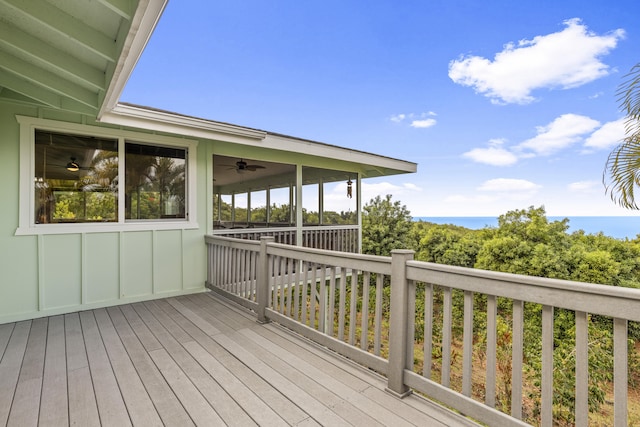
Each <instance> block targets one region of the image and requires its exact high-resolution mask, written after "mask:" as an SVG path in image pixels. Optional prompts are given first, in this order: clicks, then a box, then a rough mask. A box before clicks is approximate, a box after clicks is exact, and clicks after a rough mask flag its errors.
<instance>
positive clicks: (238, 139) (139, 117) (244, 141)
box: [102, 103, 417, 178]
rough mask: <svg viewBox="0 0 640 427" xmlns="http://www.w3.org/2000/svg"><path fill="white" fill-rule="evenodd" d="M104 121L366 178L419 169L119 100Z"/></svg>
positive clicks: (375, 155)
mask: <svg viewBox="0 0 640 427" xmlns="http://www.w3.org/2000/svg"><path fill="white" fill-rule="evenodd" d="M102 121H103V122H106V123H110V124H116V125H120V126H131V127H136V128H141V129H146V130H149V131H154V132H164V133H170V134H176V135H182V136H189V137H194V138H202V139H208V140H213V141H225V142H232V143H235V144H241V145H246V146H253V147H260V148H266V149H271V150H278V151H285V152H289V153H296V154H301V155H308V156H314V157H322V158H326V159H335V160H336V161H343V162H344V161H346V162H348V163H352V164H357V165H358V169H359V170H360V171H361V172H362V176H363V177H366V178H372V177H378V176H386V175H396V174H403V173H414V172H416V171H417V164H416V163H413V162H409V161H406V160H399V159H394V158H391V157H386V156H380V155H377V154H372V153H367V152H365V151H359V150H353V149H350V148H344V147H339V146H336V145H331V144H325V143H322V142H317V141H311V140H307V139H301V138H296V137H292V136H287V135H282V134H277V133H271V132H267V131H264V130H259V129H253V128H248V127H243V126H237V125H232V124H229V123H223V122H216V121H213V120H206V119H202V118H198V117H192V116H185V115H182V114H177V113H172V112H169V111H164V110H158V109H154V108H149V107H143V106H139V105H133V104H124V103H120V104H117V105H116V106H115V107H114V108H113V109H112V110H111V111H109V112H107V113H105V114H104V115H103V116H102Z"/></svg>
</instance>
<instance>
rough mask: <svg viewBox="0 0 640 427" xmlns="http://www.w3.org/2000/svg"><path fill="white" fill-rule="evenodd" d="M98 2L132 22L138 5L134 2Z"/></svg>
mask: <svg viewBox="0 0 640 427" xmlns="http://www.w3.org/2000/svg"><path fill="white" fill-rule="evenodd" d="M98 2H99V3H101V4H102V5H104V6H105V7H107V8H109V9H111V10H112V11H114V12H115V13H117V14H118V15H120V16H121V17H123V18H124V19H126V20H127V21H129V20H131V16H132V15H133V10H134V8H135V5H136V4H137V2H136V1H134V0H98Z"/></svg>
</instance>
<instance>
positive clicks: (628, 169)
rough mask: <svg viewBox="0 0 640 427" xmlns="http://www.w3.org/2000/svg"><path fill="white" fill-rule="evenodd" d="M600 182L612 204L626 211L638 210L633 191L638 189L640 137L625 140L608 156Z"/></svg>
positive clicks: (639, 179)
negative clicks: (601, 181)
mask: <svg viewBox="0 0 640 427" xmlns="http://www.w3.org/2000/svg"><path fill="white" fill-rule="evenodd" d="M602 180H603V183H604V186H605V189H606V192H607V193H608V194H609V195H610V197H611V200H613V202H614V203H616V204H618V205H620V206H622V207H624V208H627V209H634V210H638V209H639V208H638V205H637V203H636V201H635V191H636V189H637V188H638V187H640V135H637V134H636V135H632V136H631V137H628V138H625V141H624V142H623V143H622V144H620V145H618V146H617V147H616V148H615V149H614V150H613V151H612V152H611V153H610V154H609V157H608V158H607V163H606V166H605V172H604V174H603V177H602Z"/></svg>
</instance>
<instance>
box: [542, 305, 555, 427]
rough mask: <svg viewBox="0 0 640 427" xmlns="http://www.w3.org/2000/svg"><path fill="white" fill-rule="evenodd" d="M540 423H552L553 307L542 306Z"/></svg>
mask: <svg viewBox="0 0 640 427" xmlns="http://www.w3.org/2000/svg"><path fill="white" fill-rule="evenodd" d="M541 388H542V390H541V394H542V399H541V400H542V413H541V414H540V415H541V425H542V426H551V425H553V307H551V306H549V305H543V306H542V387H541Z"/></svg>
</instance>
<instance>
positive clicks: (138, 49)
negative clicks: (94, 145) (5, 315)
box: [98, 0, 169, 120]
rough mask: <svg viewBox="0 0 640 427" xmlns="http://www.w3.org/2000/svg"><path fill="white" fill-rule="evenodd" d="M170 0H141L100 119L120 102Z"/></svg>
mask: <svg viewBox="0 0 640 427" xmlns="http://www.w3.org/2000/svg"><path fill="white" fill-rule="evenodd" d="M168 1H169V0H140V1H139V3H138V7H137V9H136V11H135V14H134V15H133V18H132V20H131V25H130V27H129V34H127V37H126V39H125V41H124V45H123V47H122V52H121V53H120V57H119V58H118V62H117V63H116V64H115V69H114V71H113V76H112V78H111V81H110V82H109V85H108V87H107V90H106V92H105V95H104V99H103V100H102V103H101V105H100V111H99V112H98V120H100V118H101V117H102V116H103V115H104V114H105V113H106V112H108V111H111V110H112V109H113V108H114V107H115V106H116V105H117V103H118V101H119V99H120V95H121V94H122V91H123V90H124V86H125V84H126V83H127V81H128V80H129V77H130V76H131V73H132V72H133V69H134V68H135V66H136V64H137V63H138V60H139V59H140V56H141V55H142V51H143V50H144V48H145V46H146V45H147V43H148V42H149V39H150V38H151V34H152V33H153V30H154V29H155V28H156V25H157V24H158V21H159V20H160V16H162V12H163V11H164V8H165V7H166V5H167V3H168Z"/></svg>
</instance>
